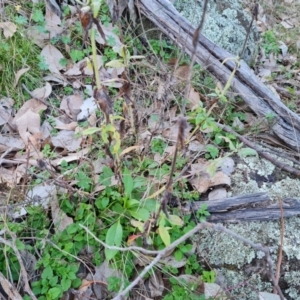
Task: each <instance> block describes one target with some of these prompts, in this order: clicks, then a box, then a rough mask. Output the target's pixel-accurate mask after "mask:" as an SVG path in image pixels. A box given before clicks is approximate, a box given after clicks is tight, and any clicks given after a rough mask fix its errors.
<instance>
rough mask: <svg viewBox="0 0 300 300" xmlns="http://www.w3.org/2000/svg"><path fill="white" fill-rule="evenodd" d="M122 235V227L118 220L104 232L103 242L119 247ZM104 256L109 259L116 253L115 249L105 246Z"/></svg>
mask: <svg viewBox="0 0 300 300" xmlns="http://www.w3.org/2000/svg"><path fill="white" fill-rule="evenodd" d="M122 237H123V228H122V225H121V224H120V220H119V221H117V222H116V223H115V224H113V225H112V226H111V227H110V228H109V229H108V230H107V233H106V238H105V243H106V244H107V245H109V246H117V247H119V246H120V245H121V242H122ZM104 252H105V258H106V259H107V260H111V259H112V258H113V257H114V256H115V255H116V254H117V253H118V251H117V250H110V249H108V248H105V251H104Z"/></svg>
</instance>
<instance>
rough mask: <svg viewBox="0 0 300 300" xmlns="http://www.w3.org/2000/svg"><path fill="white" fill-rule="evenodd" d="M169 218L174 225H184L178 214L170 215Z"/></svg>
mask: <svg viewBox="0 0 300 300" xmlns="http://www.w3.org/2000/svg"><path fill="white" fill-rule="evenodd" d="M168 220H169V222H170V223H171V224H172V225H177V226H183V221H182V219H181V218H179V217H178V216H176V215H170V216H169V218H168Z"/></svg>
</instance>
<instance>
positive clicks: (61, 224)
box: [50, 195, 73, 232]
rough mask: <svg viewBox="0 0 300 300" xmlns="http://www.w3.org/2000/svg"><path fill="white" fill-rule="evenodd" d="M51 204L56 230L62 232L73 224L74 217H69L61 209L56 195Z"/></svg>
mask: <svg viewBox="0 0 300 300" xmlns="http://www.w3.org/2000/svg"><path fill="white" fill-rule="evenodd" d="M50 206H51V216H52V220H53V224H54V227H55V231H56V232H62V231H63V230H65V229H66V228H67V227H68V226H69V225H71V224H73V219H72V218H70V217H68V216H67V215H66V213H65V212H63V211H62V210H61V209H60V207H59V203H58V200H57V197H56V195H53V197H52V199H51V201H50Z"/></svg>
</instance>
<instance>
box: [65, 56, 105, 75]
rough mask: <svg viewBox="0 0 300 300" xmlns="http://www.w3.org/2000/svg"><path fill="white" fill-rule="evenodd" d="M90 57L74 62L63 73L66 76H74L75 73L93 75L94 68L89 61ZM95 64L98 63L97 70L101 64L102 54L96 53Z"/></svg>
mask: <svg viewBox="0 0 300 300" xmlns="http://www.w3.org/2000/svg"><path fill="white" fill-rule="evenodd" d="M91 60H92V57H91V56H90V57H89V58H87V57H86V58H84V59H82V60H80V61H79V62H77V63H76V64H74V65H73V66H72V67H71V68H70V69H68V70H67V71H66V72H65V73H64V75H67V76H76V75H81V74H83V75H93V74H94V70H93V65H92V63H91ZM97 65H98V70H100V68H101V67H102V66H103V56H102V55H97Z"/></svg>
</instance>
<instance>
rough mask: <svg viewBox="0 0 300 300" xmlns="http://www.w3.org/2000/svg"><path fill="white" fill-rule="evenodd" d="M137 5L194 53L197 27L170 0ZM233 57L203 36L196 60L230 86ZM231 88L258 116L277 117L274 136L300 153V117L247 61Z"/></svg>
mask: <svg viewBox="0 0 300 300" xmlns="http://www.w3.org/2000/svg"><path fill="white" fill-rule="evenodd" d="M136 5H137V8H138V9H139V10H140V12H141V13H142V14H143V15H145V16H146V17H147V18H148V19H150V20H151V21H152V22H153V23H154V24H155V25H156V26H157V27H159V28H160V29H161V31H162V32H164V33H165V34H166V35H167V36H168V37H169V38H170V39H171V40H173V41H174V42H175V43H176V44H177V45H178V46H180V47H181V48H182V49H184V50H185V51H186V52H187V53H188V54H191V53H193V34H194V32H195V28H194V27H193V25H191V23H190V22H189V21H188V20H186V19H185V18H184V17H183V16H182V15H181V14H180V13H179V12H178V11H177V10H176V9H175V8H174V6H173V5H172V4H171V2H170V1H168V0H137V1H136ZM230 57H233V55H232V54H230V53H228V52H227V51H225V50H223V49H221V48H220V47H218V46H217V45H215V44H214V43H212V42H211V41H210V40H208V39H207V38H205V37H204V36H203V35H202V34H201V35H200V37H199V41H198V46H197V51H196V61H197V62H198V63H200V64H201V65H202V66H203V67H205V68H206V70H207V71H208V72H209V73H210V74H212V75H213V76H214V77H216V78H217V79H218V80H219V81H220V82H222V83H223V84H226V83H227V81H228V79H229V77H230V75H231V73H232V71H233V70H234V68H235V62H234V61H232V60H227V61H226V62H224V60H225V59H226V58H230ZM223 62H224V63H223ZM231 86H232V89H233V90H234V91H235V92H236V93H238V94H239V95H240V97H241V98H242V99H243V100H244V101H245V102H246V103H247V105H248V106H249V107H250V108H251V109H252V110H253V111H254V112H255V113H256V114H257V115H258V116H261V117H263V116H265V115H266V114H270V113H273V114H276V116H277V121H276V123H275V124H274V126H273V127H272V130H273V133H274V134H275V135H276V136H278V137H279V138H280V139H281V140H282V141H284V142H285V143H286V144H287V146H289V147H290V148H291V149H294V150H297V151H298V150H299V144H300V117H299V116H298V115H297V114H295V113H294V112H292V111H291V110H290V109H288V108H287V107H286V106H285V105H284V104H283V103H282V102H281V100H280V99H279V98H278V97H277V96H276V95H274V94H273V93H272V92H271V91H270V90H269V89H268V88H267V87H266V86H265V85H264V84H263V83H261V82H260V80H259V79H258V78H257V77H256V76H255V75H254V74H253V72H252V70H251V69H250V68H249V67H248V65H247V64H246V63H245V62H244V61H241V65H240V67H239V69H238V70H237V72H236V74H235V76H234V78H233V80H232V83H231Z"/></svg>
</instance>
